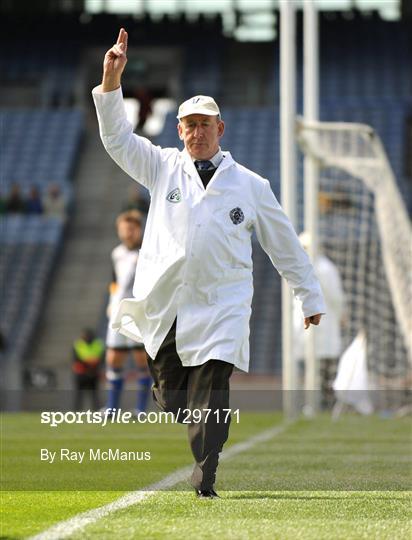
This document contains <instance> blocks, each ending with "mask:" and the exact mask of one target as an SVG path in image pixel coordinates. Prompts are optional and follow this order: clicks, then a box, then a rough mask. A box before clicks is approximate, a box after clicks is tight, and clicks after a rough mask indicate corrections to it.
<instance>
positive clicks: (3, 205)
mask: <svg viewBox="0 0 412 540" xmlns="http://www.w3.org/2000/svg"><path fill="white" fill-rule="evenodd" d="M6 211H7V201H6V198H5V197H3V195H2V194H0V216H1V215H3V214H5V213H6Z"/></svg>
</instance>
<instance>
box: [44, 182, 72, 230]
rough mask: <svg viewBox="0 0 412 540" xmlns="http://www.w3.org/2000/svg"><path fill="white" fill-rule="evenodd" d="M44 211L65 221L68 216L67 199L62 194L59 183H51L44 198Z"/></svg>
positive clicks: (48, 215) (47, 214)
mask: <svg viewBox="0 0 412 540" xmlns="http://www.w3.org/2000/svg"><path fill="white" fill-rule="evenodd" d="M43 208H44V213H45V215H46V216H47V217H54V218H57V219H60V220H61V221H63V222H65V221H66V218H67V201H66V197H65V196H64V195H63V194H62V192H61V190H60V186H59V184H55V183H53V184H50V185H49V186H48V188H47V193H46V195H45V197H44V199H43Z"/></svg>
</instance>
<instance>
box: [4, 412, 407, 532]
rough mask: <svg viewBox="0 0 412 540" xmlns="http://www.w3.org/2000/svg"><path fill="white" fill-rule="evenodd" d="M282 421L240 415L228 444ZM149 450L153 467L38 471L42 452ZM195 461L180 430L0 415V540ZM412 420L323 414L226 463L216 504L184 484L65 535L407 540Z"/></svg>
mask: <svg viewBox="0 0 412 540" xmlns="http://www.w3.org/2000/svg"><path fill="white" fill-rule="evenodd" d="M280 422H281V417H280V415H275V414H269V413H242V412H241V414H240V423H239V424H236V423H232V426H231V434H230V438H229V442H228V444H227V445H226V447H225V448H229V447H230V446H231V445H233V444H236V443H238V442H241V441H243V440H247V439H248V438H249V437H251V436H253V435H254V434H257V433H260V432H262V431H264V430H265V429H267V428H269V427H272V426H274V425H276V424H279V423H280ZM90 446H92V447H94V448H95V447H101V448H109V447H112V448H113V447H121V448H122V449H136V448H138V449H144V450H149V451H150V452H151V455H152V459H151V461H150V462H148V463H143V462H139V463H134V462H133V463H131V462H125V463H119V462H105V463H102V462H99V463H87V464H86V463H83V464H79V463H55V464H46V463H40V459H39V449H40V448H42V447H47V448H55V449H58V448H60V447H69V448H76V449H80V448H86V447H90ZM190 463H191V455H190V451H189V449H188V444H187V435H186V429H185V427H184V426H181V425H158V424H153V425H147V424H145V425H138V426H130V425H129V426H125V425H115V426H107V427H106V428H100V429H97V428H96V427H95V426H92V427H91V426H83V427H82V429H79V428H78V427H74V426H60V427H59V428H54V429H52V428H50V427H49V426H41V427H40V425H39V415H38V414H5V415H3V417H2V460H1V478H2V482H3V485H2V489H3V491H2V517H1V531H0V537H1V538H2V539H5V538H24V537H27V536H30V535H33V534H36V533H39V532H41V531H43V530H45V529H47V528H48V527H50V526H52V525H53V524H55V523H57V522H59V521H62V520H66V519H68V518H70V517H72V516H75V515H76V514H78V513H80V512H83V511H86V510H89V509H92V508H97V507H99V506H102V505H105V504H107V503H109V502H111V501H114V500H116V499H117V498H118V497H120V496H121V495H122V494H124V493H125V492H127V491H132V490H138V489H141V488H144V487H146V486H148V485H149V484H151V483H153V482H157V481H159V480H160V479H162V478H163V477H165V476H166V475H168V474H170V473H172V472H173V471H175V470H177V469H179V468H181V467H183V466H185V465H188V464H190ZM411 480H412V468H411V424H410V419H407V418H402V419H382V418H379V417H375V416H374V417H366V418H365V417H360V416H355V415H347V416H344V417H342V418H341V419H340V420H339V421H338V422H332V421H331V419H330V417H329V416H326V415H321V416H319V417H318V418H316V419H314V420H306V419H301V420H298V421H297V422H295V423H293V424H290V425H288V426H287V427H286V428H285V429H284V431H282V432H280V433H279V434H278V435H277V436H275V437H274V438H273V439H271V440H269V441H268V442H265V443H259V444H258V445H256V446H254V447H253V448H251V449H249V450H247V451H245V452H242V453H239V454H237V455H236V456H234V457H233V458H231V459H229V460H227V461H223V462H222V464H221V465H220V468H219V475H218V483H217V486H216V487H217V490H218V492H219V494H220V495H221V499H218V500H203V501H201V500H197V499H196V498H195V496H194V493H193V492H192V490H191V488H190V487H189V486H188V484H187V483H186V482H183V483H180V484H177V485H176V486H175V487H174V488H173V489H171V490H169V491H162V492H157V493H155V494H154V495H153V496H151V497H148V498H147V499H144V500H142V501H141V502H138V503H137V504H135V505H133V506H130V507H128V508H125V509H124V510H120V511H117V512H114V513H112V514H110V515H108V516H106V517H104V518H102V519H100V520H98V521H96V522H95V523H93V524H91V525H89V526H88V527H86V528H85V529H82V530H79V531H78V532H76V533H74V534H73V535H72V536H70V538H73V539H77V538H79V539H80V538H82V539H84V538H91V539H106V538H107V539H110V538H116V539H119V538H131V539H132V538H145V539H147V538H149V539H159V540H163V539H178V538H179V539H180V538H187V539H191V538H197V539H209V538H210V539H212V538H221V539H222V540H226V539H234V540H235V539H236V540H237V539H249V538H251V539H253V540H259V539H282V540H283V539H291V540H292V539H313V540H315V539H316V540H317V539H325V540H330V539H342V540H343V539H345V540H348V539H362V538H364V539H386V538H387V539H389V538H390V539H403V538H405V539H408V540H409V539H410V538H411V535H412V527H411V493H412V492H411Z"/></svg>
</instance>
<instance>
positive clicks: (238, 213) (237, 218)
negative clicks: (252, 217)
mask: <svg viewBox="0 0 412 540" xmlns="http://www.w3.org/2000/svg"><path fill="white" fill-rule="evenodd" d="M229 215H230V219H231V220H232V222H233V223H234V224H235V225H239V223H242V221H243V220H244V219H245V214H244V213H243V212H242V209H241V208H239V207H238V206H237V207H236V208H233V209H232V210H231V211H230V213H229Z"/></svg>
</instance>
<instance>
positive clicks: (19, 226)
mask: <svg viewBox="0 0 412 540" xmlns="http://www.w3.org/2000/svg"><path fill="white" fill-rule="evenodd" d="M62 236H63V223H62V221H61V220H58V219H53V218H46V217H43V216H30V217H27V216H19V215H12V216H5V217H3V218H2V227H1V229H0V249H1V253H2V256H1V257H0V281H1V283H2V284H3V286H2V288H1V291H0V304H1V306H2V314H1V331H2V333H3V335H4V336H5V340H6V345H7V356H8V361H12V360H13V359H14V358H15V359H19V358H22V357H23V355H24V353H25V351H26V348H27V345H28V343H29V341H30V338H31V337H32V335H33V331H34V330H35V325H36V321H37V320H38V317H39V315H40V311H41V307H42V304H43V301H44V293H45V291H46V288H47V285H48V279H49V277H50V274H51V272H52V269H53V265H54V262H55V259H56V256H57V254H58V251H59V246H60V242H61V240H62Z"/></svg>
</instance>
